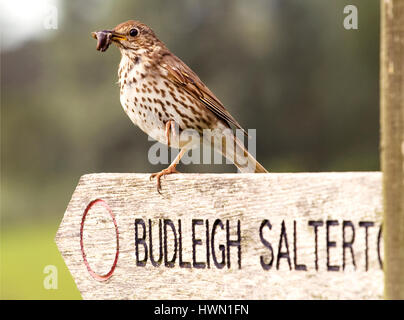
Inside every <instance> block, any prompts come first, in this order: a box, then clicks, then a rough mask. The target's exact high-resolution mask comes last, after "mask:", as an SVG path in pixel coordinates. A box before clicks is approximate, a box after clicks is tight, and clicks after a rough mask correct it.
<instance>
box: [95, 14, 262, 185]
mask: <svg viewBox="0 0 404 320" xmlns="http://www.w3.org/2000/svg"><path fill="white" fill-rule="evenodd" d="M93 36H94V38H96V39H98V43H97V50H100V51H105V50H107V49H108V47H109V45H110V44H111V43H114V44H116V45H117V47H118V48H119V49H120V51H121V54H122V58H121V62H120V65H119V71H118V75H119V84H120V100H121V104H122V106H123V108H124V110H125V111H126V113H127V114H128V116H129V118H130V119H131V120H132V122H134V123H135V124H136V125H138V126H139V127H140V128H141V129H142V130H143V131H144V132H146V133H147V134H148V135H149V136H151V137H152V138H154V139H156V140H158V141H160V142H161V143H165V144H168V145H169V146H173V147H176V148H180V149H181V151H180V153H179V155H178V156H177V158H176V159H175V160H174V161H173V162H172V163H171V165H170V166H169V167H168V168H167V169H164V170H163V171H161V172H159V173H156V174H153V175H152V176H151V178H152V177H156V178H157V189H158V190H159V191H160V189H161V184H160V178H161V177H162V176H163V175H166V174H170V173H175V172H177V171H176V169H175V168H176V165H177V164H178V163H179V161H180V159H181V157H182V156H183V155H184V154H185V153H186V152H187V151H188V150H189V149H190V148H192V147H194V146H195V144H196V142H195V141H197V143H198V145H199V143H200V141H202V142H203V143H207V144H209V145H212V146H213V147H214V148H215V150H217V151H219V152H221V153H222V154H223V155H224V156H225V157H226V158H227V159H229V160H231V161H232V162H233V163H234V164H235V165H236V166H237V167H238V168H239V169H240V171H241V172H267V171H266V170H265V169H264V167H262V166H261V165H260V164H259V163H258V162H257V161H256V160H255V159H254V157H253V156H251V155H250V154H249V153H248V151H247V150H246V149H245V147H244V145H243V144H242V143H241V142H240V141H239V140H238V139H237V138H235V136H234V134H233V132H232V131H231V130H230V126H231V125H234V126H235V127H236V128H238V129H241V130H243V132H244V133H245V134H246V132H245V131H244V129H242V127H241V126H240V124H239V123H238V122H237V121H236V120H235V119H234V118H233V116H232V115H231V114H230V113H229V112H228V111H227V110H226V108H225V107H224V106H223V104H222V103H221V102H220V100H219V99H218V98H217V97H216V96H215V95H214V94H213V93H212V91H210V90H209V88H208V87H207V86H206V85H205V84H204V83H203V82H202V81H201V79H199V77H198V76H197V75H196V74H195V72H193V71H192V70H191V69H190V68H189V67H188V66H187V65H186V64H185V63H184V62H183V61H181V60H180V59H179V58H178V57H177V56H175V55H174V54H172V53H171V52H170V51H169V50H168V48H167V47H166V46H165V44H164V43H163V42H162V41H160V40H159V39H158V38H157V37H156V35H155V34H154V32H153V31H152V30H151V29H150V28H149V27H148V26H146V25H145V24H143V23H141V22H138V21H133V20H130V21H127V22H124V23H121V24H119V25H118V26H116V27H115V28H114V29H113V30H104V31H99V32H95V33H93ZM175 126H178V128H179V132H185V131H186V130H188V129H193V130H195V132H197V133H199V139H196V140H192V139H191V142H190V141H189V140H187V139H181V140H180V139H178V136H177V135H176V133H175V130H174V128H175ZM206 129H210V130H211V131H209V134H207V135H206V136H203V138H201V136H202V133H205V131H206ZM204 130H205V131H204ZM177 133H178V132H177ZM181 138H182V137H181ZM229 141H230V142H231V143H230V144H229ZM226 142H227V143H226ZM229 145H233V146H232V147H233V148H229ZM240 158H242V159H244V160H245V161H239V160H240Z"/></svg>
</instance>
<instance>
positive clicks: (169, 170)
mask: <svg viewBox="0 0 404 320" xmlns="http://www.w3.org/2000/svg"><path fill="white" fill-rule="evenodd" d="M172 173H179V171H177V169H175V167H174V166H173V167H168V168H167V169H164V170H161V171H160V172H156V173H153V174H151V175H150V181H151V180H152V179H153V178H156V180H157V192H158V193H160V194H161V181H160V179H161V177H164V176H166V175H169V174H172Z"/></svg>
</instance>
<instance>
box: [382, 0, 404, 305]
mask: <svg viewBox="0 0 404 320" xmlns="http://www.w3.org/2000/svg"><path fill="white" fill-rule="evenodd" d="M380 84H381V96H380V98H381V101H380V102H381V103H380V104H381V111H380V112H381V166H382V171H383V198H384V202H383V205H384V245H385V250H384V254H385V259H384V261H385V264H384V268H385V269H384V271H385V298H387V299H404V1H403V0H382V1H381V79H380Z"/></svg>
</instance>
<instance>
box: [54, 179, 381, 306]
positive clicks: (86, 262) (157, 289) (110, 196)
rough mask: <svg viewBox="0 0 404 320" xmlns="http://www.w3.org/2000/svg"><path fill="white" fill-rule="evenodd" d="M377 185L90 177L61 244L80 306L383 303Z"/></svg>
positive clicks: (338, 181)
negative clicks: (104, 302) (159, 182)
mask: <svg viewBox="0 0 404 320" xmlns="http://www.w3.org/2000/svg"><path fill="white" fill-rule="evenodd" d="M381 181H382V177H381V174H380V172H354V173H353V172H341V173H283V174H275V173H270V174H176V175H171V176H168V177H167V178H166V179H164V180H163V191H162V194H161V195H160V194H159V193H158V192H157V190H156V185H155V183H153V182H151V181H150V180H149V175H148V174H124V173H121V174H117V173H100V174H90V175H85V176H83V177H82V178H81V179H80V182H79V185H78V186H77V188H76V190H75V192H74V194H73V197H72V200H71V201H70V203H69V206H68V208H67V211H66V213H65V216H64V218H63V221H62V223H61V225H60V228H59V230H58V232H57V235H56V243H57V245H58V247H59V250H60V252H61V253H62V255H63V258H64V259H65V262H66V264H67V266H68V268H69V270H70V272H71V273H72V275H73V278H74V279H75V281H76V284H77V287H78V289H79V290H80V292H81V294H82V296H83V298H84V299H381V298H382V297H383V271H382V263H383V261H382V258H383V241H382V230H381V222H382V184H381Z"/></svg>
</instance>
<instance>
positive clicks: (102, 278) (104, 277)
mask: <svg viewBox="0 0 404 320" xmlns="http://www.w3.org/2000/svg"><path fill="white" fill-rule="evenodd" d="M95 204H101V205H103V206H104V208H106V209H107V210H108V212H109V215H110V216H111V218H112V221H113V222H114V225H115V234H116V253H115V260H114V263H113V264H112V267H111V269H110V270H109V272H108V273H106V274H104V275H99V274H98V273H96V272H94V271H93V269H91V267H90V264H89V263H88V261H87V257H86V253H85V252H84V244H83V230H84V221H85V220H86V217H87V214H88V212H89V211H90V209H91V208H92V207H93V206H94V205H95ZM80 247H81V254H82V255H83V261H84V264H85V265H86V267H87V270H88V272H89V273H90V274H91V276H92V277H93V278H94V279H96V280H98V281H106V280H108V279H109V278H111V276H112V274H113V273H114V270H115V267H116V264H117V262H118V256H119V230H118V225H117V223H116V220H115V216H114V214H113V212H112V210H111V208H110V207H109V205H108V204H107V203H106V202H105V201H104V200H102V199H96V200H93V201H91V202H90V203H89V204H88V206H87V208H86V210H84V214H83V218H82V219H81V226H80Z"/></svg>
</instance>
